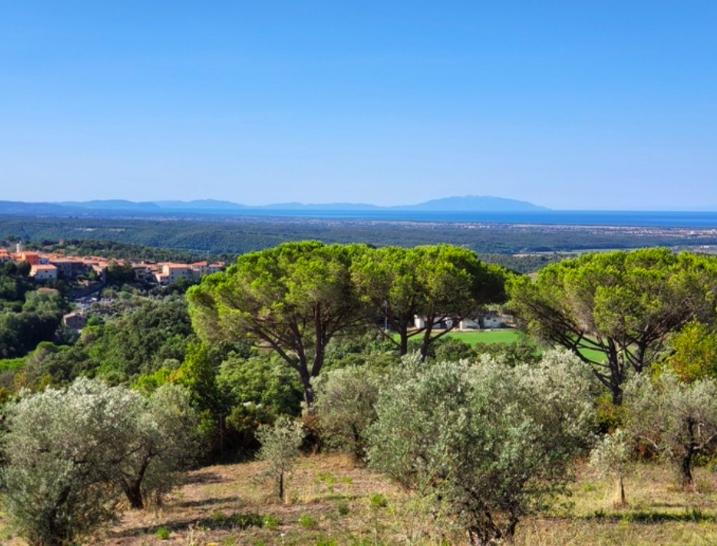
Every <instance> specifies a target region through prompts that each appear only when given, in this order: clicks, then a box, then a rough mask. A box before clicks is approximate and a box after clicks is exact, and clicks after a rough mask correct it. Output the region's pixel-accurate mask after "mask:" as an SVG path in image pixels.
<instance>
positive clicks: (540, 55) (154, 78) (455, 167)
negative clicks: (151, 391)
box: [0, 0, 717, 210]
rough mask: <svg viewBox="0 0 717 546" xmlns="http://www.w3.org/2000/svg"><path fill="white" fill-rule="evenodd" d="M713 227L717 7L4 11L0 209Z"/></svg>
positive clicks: (21, 6)
mask: <svg viewBox="0 0 717 546" xmlns="http://www.w3.org/2000/svg"><path fill="white" fill-rule="evenodd" d="M464 194H477V195H499V196H503V197H511V198H518V199H525V200H529V201H533V202H535V203H538V204H542V205H545V206H549V207H553V208H568V209H649V208H654V209H686V208H699V209H705V208H709V209H713V210H717V1H715V0H708V1H693V0H672V1H662V0H651V1H647V0H645V1H641V0H630V1H626V0H619V1H618V0H594V1H590V2H588V1H576V0H566V1H552V0H540V1H532V0H522V1H511V0H499V1H498V0H493V1H480V0H472V1H460V2H459V1H453V0H443V1H421V0H410V1H409V0H406V1H403V0H390V1H386V0H383V1H373V0H361V1H341V0H332V1H328V0H326V1H313V0H288V1H272V0H267V1H252V2H248V1H239V0H234V1H217V0H212V1H207V2H202V1H198V0H193V1H183V0H173V1H171V2H169V1H167V2H165V1H159V0H151V1H150V0H144V1H130V0H122V1H114V2H108V1H97V0H95V1H92V2H89V1H86V2H71V1H62V0H56V1H45V0H0V199H12V200H27V201H40V200H46V201H54V200H75V199H96V198H102V199H104V198H125V199H132V200H153V199H197V198H215V199H229V200H233V201H238V202H243V203H248V204H265V203H271V202H284V201H302V202H335V201H349V202H369V203H376V204H398V203H415V202H419V201H424V200H427V199H431V198H437V197H445V196H449V195H464Z"/></svg>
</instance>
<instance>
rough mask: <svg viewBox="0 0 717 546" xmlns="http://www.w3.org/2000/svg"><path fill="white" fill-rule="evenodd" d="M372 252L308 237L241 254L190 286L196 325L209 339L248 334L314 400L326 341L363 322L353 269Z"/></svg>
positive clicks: (309, 403)
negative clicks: (293, 372) (294, 375)
mask: <svg viewBox="0 0 717 546" xmlns="http://www.w3.org/2000/svg"><path fill="white" fill-rule="evenodd" d="M366 250H367V247H365V246H362V245H324V244H322V243H318V242H310V241H309V242H302V243H287V244H283V245H279V246H278V247H276V248H272V249H268V250H264V251H261V252H254V253H251V254H246V255H244V256H241V257H240V258H239V259H238V260H237V263H236V264H234V265H233V266H231V267H230V268H229V269H228V270H227V271H226V272H222V273H217V274H215V275H211V276H209V277H207V278H205V280H204V282H202V284H201V285H199V286H195V287H193V288H192V289H190V290H189V292H188V293H187V297H188V299H189V302H190V312H191V315H192V320H193V323H194V326H195V328H196V329H197V331H198V332H199V334H200V335H202V336H203V337H205V338H207V339H218V338H226V337H228V338H230V339H239V338H245V337H249V338H251V339H253V340H256V341H258V342H259V343H260V344H261V345H264V346H266V347H268V348H271V349H273V350H274V351H276V352H277V353H278V354H279V355H280V356H281V357H282V358H283V359H284V360H285V362H286V363H287V364H288V365H289V366H291V367H292V368H294V369H295V370H296V371H297V372H298V373H299V376H300V378H301V383H302V386H303V388H304V397H305V401H306V403H307V405H311V404H312V402H313V399H314V391H313V387H312V385H311V379H312V378H314V377H317V376H318V375H319V374H320V373H321V369H322V368H323V365H324V355H325V351H326V346H327V344H328V343H329V341H331V339H332V338H333V337H334V336H335V335H336V334H337V333H339V332H340V331H341V330H343V329H345V328H347V327H348V326H351V325H355V324H358V323H359V322H360V321H361V320H362V315H361V313H360V312H359V306H360V304H359V301H358V299H357V298H356V295H355V291H354V287H353V284H352V282H351V275H350V267H351V262H352V261H353V260H354V259H355V258H356V256H358V255H360V254H362V253H363V252H365V251H366Z"/></svg>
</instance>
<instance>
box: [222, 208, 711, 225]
mask: <svg viewBox="0 0 717 546" xmlns="http://www.w3.org/2000/svg"><path fill="white" fill-rule="evenodd" d="M224 215H225V216H227V214H226V212H224ZM231 216H235V217H236V216H247V217H252V216H253V217H264V218H267V217H275V218H314V219H326V220H329V219H334V220H369V221H404V222H450V223H488V224H538V225H564V226H571V225H575V226H625V227H656V228H717V212H646V211H637V212H630V211H568V210H565V211H562V210H561V211H529V212H424V211H420V212H419V211H386V210H381V211H337V210H268V209H262V210H247V211H242V212H241V213H238V214H232V215H231Z"/></svg>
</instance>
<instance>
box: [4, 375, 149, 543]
mask: <svg viewBox="0 0 717 546" xmlns="http://www.w3.org/2000/svg"><path fill="white" fill-rule="evenodd" d="M140 398H141V397H140V395H139V394H137V393H134V392H132V391H129V390H127V389H125V388H108V387H105V386H104V385H102V384H101V383H99V382H95V381H90V380H86V379H81V380H78V381H76V382H75V383H74V384H73V385H72V386H70V387H69V388H68V389H66V390H56V389H47V390H45V391H44V392H41V393H38V394H35V395H31V396H27V397H26V398H24V399H22V400H20V401H19V402H18V403H17V404H15V405H14V406H12V407H11V408H10V410H9V414H10V418H9V429H10V432H9V433H8V434H7V435H6V436H5V438H4V440H3V448H4V453H5V456H6V457H7V466H6V467H5V468H4V469H3V470H2V486H3V493H4V501H5V508H6V510H7V512H8V513H9V514H10V516H11V518H12V521H13V523H14V525H15V527H16V528H17V529H18V530H19V531H20V532H21V534H23V535H24V536H25V537H26V538H27V541H28V542H29V543H30V544H31V545H33V546H65V545H70V544H74V543H75V542H77V541H78V540H79V539H80V538H81V537H83V536H85V535H86V534H87V533H89V532H91V531H92V530H94V529H95V528H96V527H97V526H98V525H100V524H102V523H104V522H107V521H110V520H112V519H113V517H114V508H115V505H116V503H117V500H118V498H119V495H118V493H119V490H118V488H117V484H116V481H115V479H114V478H115V474H114V471H115V465H116V464H117V463H118V462H119V461H120V460H121V459H122V457H124V456H125V455H126V453H125V451H124V449H123V448H124V446H126V445H128V444H129V439H130V436H131V435H132V433H133V432H134V430H135V428H134V423H135V421H136V419H137V408H138V407H139V404H138V402H139V399H140Z"/></svg>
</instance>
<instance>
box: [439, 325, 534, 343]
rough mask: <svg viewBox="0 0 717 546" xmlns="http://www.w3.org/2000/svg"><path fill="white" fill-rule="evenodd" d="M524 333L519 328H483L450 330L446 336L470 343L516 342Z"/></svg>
mask: <svg viewBox="0 0 717 546" xmlns="http://www.w3.org/2000/svg"><path fill="white" fill-rule="evenodd" d="M522 336H523V333H522V332H520V331H518V330H512V329H507V328H506V329H502V330H482V331H476V332H450V333H448V334H446V337H452V338H456V339H460V340H461V341H464V342H466V343H468V344H470V345H475V344H476V343H487V344H494V343H515V342H517V341H519V340H520V338H521V337H522Z"/></svg>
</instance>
